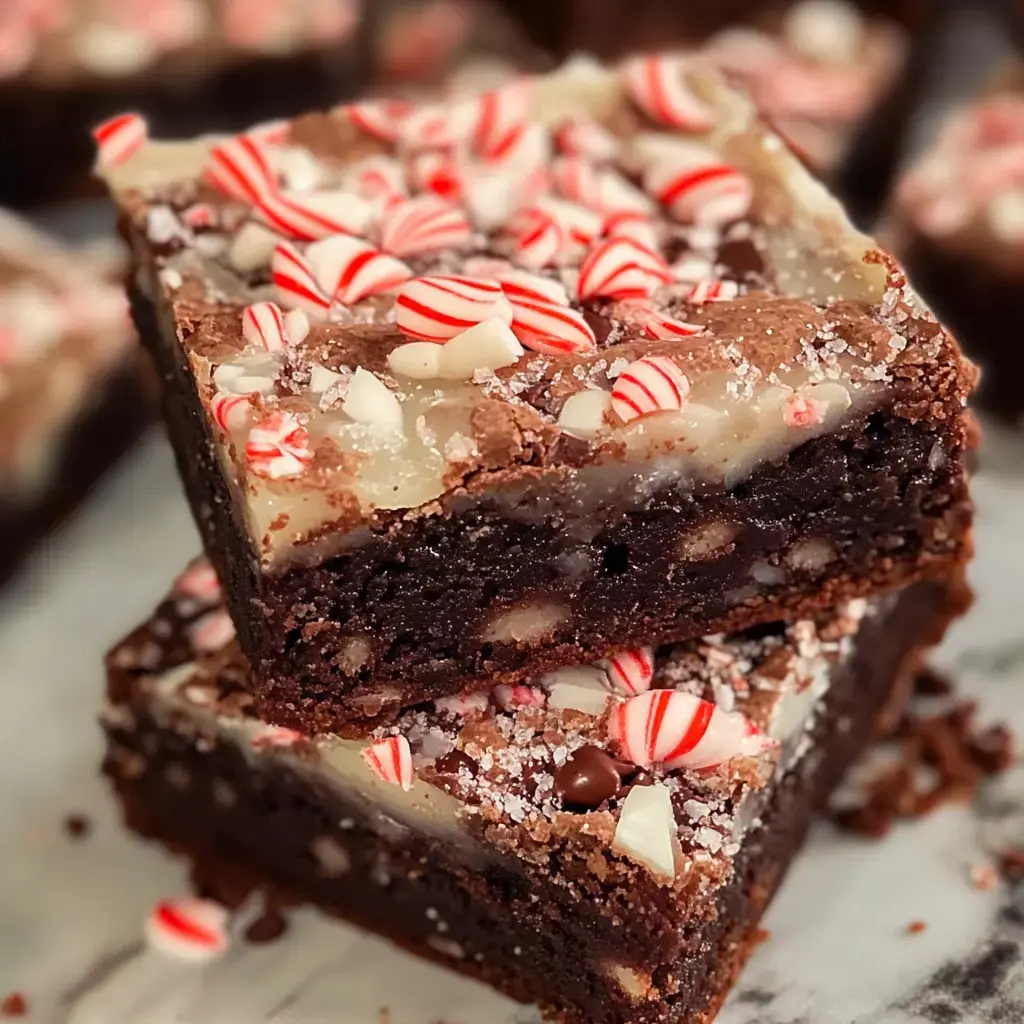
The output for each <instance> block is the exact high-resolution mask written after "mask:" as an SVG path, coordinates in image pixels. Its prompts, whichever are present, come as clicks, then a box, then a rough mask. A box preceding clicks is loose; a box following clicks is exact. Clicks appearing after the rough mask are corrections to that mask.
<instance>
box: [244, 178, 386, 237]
mask: <svg viewBox="0 0 1024 1024" xmlns="http://www.w3.org/2000/svg"><path fill="white" fill-rule="evenodd" d="M256 215H257V216H258V217H259V219H260V220H262V221H263V222H264V223H265V224H266V225H267V226H268V227H270V228H272V229H273V230H274V231H276V232H278V233H279V234H282V235H285V236H286V237H288V238H294V239H296V240H297V241H300V242H312V241H316V240H317V239H319V238H326V237H328V236H329V235H336V234H346V235H362V234H364V233H365V232H366V230H367V228H368V227H369V225H370V222H371V220H372V218H373V208H372V207H371V206H370V204H369V203H368V202H367V201H366V200H365V199H363V198H362V197H361V196H358V195H356V194H355V193H353V192H342V191H335V192H313V193H310V194H308V195H296V196H291V195H286V194H284V193H281V192H270V193H267V194H265V195H262V196H260V197H259V198H258V199H257V200H256Z"/></svg>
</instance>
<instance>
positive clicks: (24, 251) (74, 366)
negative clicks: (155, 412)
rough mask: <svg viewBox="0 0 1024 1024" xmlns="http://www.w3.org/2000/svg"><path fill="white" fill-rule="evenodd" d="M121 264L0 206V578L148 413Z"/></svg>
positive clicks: (132, 438) (71, 505)
mask: <svg viewBox="0 0 1024 1024" xmlns="http://www.w3.org/2000/svg"><path fill="white" fill-rule="evenodd" d="M122 271H123V265H122V261H121V258H120V256H119V255H118V254H115V253H112V252H111V251H109V250H91V251H90V250H76V251H72V250H69V249H66V248H64V247H62V246H61V245H60V244H58V243H57V242H56V241H54V240H52V239H50V238H48V237H47V236H45V235H42V234H41V233H39V232H38V231H36V230H35V229H34V228H31V227H29V226H28V225H27V224H25V223H24V222H22V221H20V220H18V219H16V218H14V217H13V216H11V215H10V214H8V213H4V212H2V211H0V423H2V424H3V428H2V429H0V537H2V540H0V582H2V581H4V580H6V579H7V578H8V577H9V576H10V575H11V573H12V571H13V570H14V568H15V567H16V565H17V563H18V562H20V560H21V559H22V558H23V557H24V556H25V555H26V554H27V553H28V551H29V550H30V548H31V546H32V544H33V543H34V542H35V541H37V540H38V539H40V538H41V537H42V536H43V535H44V534H45V533H47V532H48V531H49V530H50V529H52V528H53V527H54V526H55V525H56V524H57V523H58V522H59V521H60V520H61V519H62V518H63V517H64V516H66V515H67V514H68V513H69V512H70V511H71V510H72V509H73V508H74V507H75V506H76V505H77V504H78V503H79V502H80V501H81V499H82V498H83V497H84V496H85V494H86V493H87V491H88V490H89V488H90V487H91V486H92V485H93V484H94V483H95V482H96V480H97V479H98V478H99V477H100V475H101V474H102V473H103V472H104V471H105V470H106V469H107V468H108V467H109V466H110V465H111V464H112V463H113V462H114V461H115V460H116V459H117V458H118V456H120V455H121V454H122V453H123V452H125V451H126V450H127V449H128V448H129V447H130V446H131V444H132V443H133V442H134V441H135V440H136V439H137V437H138V436H139V434H140V433H141V432H142V430H143V428H144V427H145V425H146V424H147V423H148V421H149V419H150V412H151V404H150V400H149V389H148V388H147V386H146V384H145V382H144V381H145V378H144V376H143V374H142V366H141V360H140V359H139V358H138V355H137V353H136V348H135V344H134V332H133V331H132V329H131V326H130V324H129V321H128V312H127V307H126V303H125V300H124V296H123V292H122V287H121V282H120V277H121V274H122Z"/></svg>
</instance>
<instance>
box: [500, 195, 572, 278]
mask: <svg viewBox="0 0 1024 1024" xmlns="http://www.w3.org/2000/svg"><path fill="white" fill-rule="evenodd" d="M513 223H514V227H513V232H512V237H513V239H514V242H515V247H514V248H513V250H512V252H511V254H510V255H511V258H512V259H513V261H514V262H516V263H518V264H519V265H520V266H523V267H528V268H530V269H531V270H540V269H541V267H547V266H550V265H551V264H552V263H554V262H555V260H556V259H557V258H558V254H559V253H560V252H561V251H562V248H563V246H564V245H565V232H564V231H563V230H562V228H561V227H560V226H559V224H558V223H557V222H556V221H555V219H554V218H553V217H552V216H551V215H550V214H547V213H545V212H544V211H543V210H540V209H537V208H536V207H533V208H531V209H529V210H524V211H523V212H522V213H520V214H519V215H518V216H517V217H516V219H515V221H514V222H513Z"/></svg>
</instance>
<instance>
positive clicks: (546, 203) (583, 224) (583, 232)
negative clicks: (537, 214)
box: [510, 196, 603, 245]
mask: <svg viewBox="0 0 1024 1024" xmlns="http://www.w3.org/2000/svg"><path fill="white" fill-rule="evenodd" d="M534 206H535V208H536V209H538V210H540V211H541V212H543V213H546V214H548V216H550V217H552V218H553V219H554V221H555V223H556V224H557V225H558V226H559V227H560V228H561V229H562V233H563V235H564V236H565V238H566V240H567V241H570V242H573V243H575V244H576V245H590V244H591V242H593V241H594V240H595V239H597V238H599V237H600V235H601V228H602V226H603V221H602V218H601V215H600V214H599V213H597V212H595V211H594V210H588V209H587V207H585V206H581V205H580V204H579V203H572V202H570V201H569V200H568V199H556V198H555V197H554V196H541V197H540V198H538V199H537V201H536V203H535V204H534ZM514 226H515V222H514V221H513V224H512V225H510V227H513V228H514Z"/></svg>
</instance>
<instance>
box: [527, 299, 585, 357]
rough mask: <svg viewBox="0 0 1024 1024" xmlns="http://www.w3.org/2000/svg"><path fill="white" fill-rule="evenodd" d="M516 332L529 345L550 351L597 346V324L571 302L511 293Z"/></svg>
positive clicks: (574, 351)
mask: <svg viewBox="0 0 1024 1024" xmlns="http://www.w3.org/2000/svg"><path fill="white" fill-rule="evenodd" d="M509 301H510V302H511V304H512V332H513V334H515V336H516V337H517V338H518V339H519V340H520V341H521V342H522V343H523V344H524V345H525V346H526V347H527V348H529V349H533V351H534V352H543V353H545V354H546V355H554V356H557V355H569V354H572V353H577V352H589V351H591V350H593V349H595V348H596V347H597V338H596V337H595V335H594V331H593V328H592V327H591V326H590V324H588V323H587V321H586V320H584V319H583V316H582V314H580V313H578V312H577V311H576V310H575V309H570V308H569V307H568V306H562V305H559V304H557V303H554V302H546V301H538V300H535V299H529V298H526V297H525V296H512V295H509Z"/></svg>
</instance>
